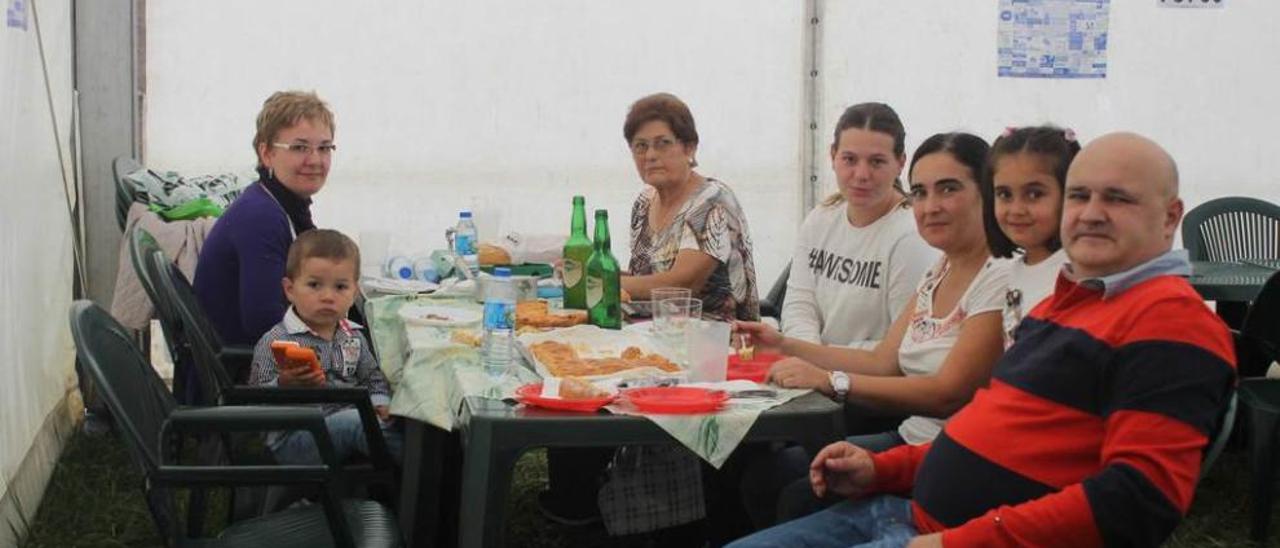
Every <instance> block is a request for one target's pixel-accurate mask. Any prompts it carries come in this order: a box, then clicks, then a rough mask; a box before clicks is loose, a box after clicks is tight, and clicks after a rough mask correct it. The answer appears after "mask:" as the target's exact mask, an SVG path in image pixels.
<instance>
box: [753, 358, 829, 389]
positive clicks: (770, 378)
mask: <svg viewBox="0 0 1280 548" xmlns="http://www.w3.org/2000/svg"><path fill="white" fill-rule="evenodd" d="M765 382H771V383H773V384H776V385H778V386H780V387H782V388H813V389H816V390H817V391H819V392H822V393H823V394H826V395H828V396H830V395H832V394H834V393H835V390H834V389H833V388H831V375H830V373H829V372H828V371H827V370H825V369H822V368H820V367H818V366H816V365H813V364H811V363H809V362H807V361H804V360H802V359H800V358H783V359H781V360H778V361H777V362H776V363H774V364H773V365H772V366H770V367H769V374H768V375H766V376H765Z"/></svg>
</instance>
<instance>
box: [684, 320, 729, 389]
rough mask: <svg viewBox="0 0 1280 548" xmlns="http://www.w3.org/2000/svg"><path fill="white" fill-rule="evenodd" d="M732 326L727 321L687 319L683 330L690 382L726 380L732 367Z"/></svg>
mask: <svg viewBox="0 0 1280 548" xmlns="http://www.w3.org/2000/svg"><path fill="white" fill-rule="evenodd" d="M731 327H732V326H731V325H730V324H728V323H725V322H716V321H703V320H691V321H689V322H688V324H687V326H686V328H685V332H684V333H685V346H686V347H687V348H688V357H687V360H688V370H689V380H690V381H692V382H724V380H725V378H726V376H727V374H728V369H729V332H730V330H731V329H730V328H731Z"/></svg>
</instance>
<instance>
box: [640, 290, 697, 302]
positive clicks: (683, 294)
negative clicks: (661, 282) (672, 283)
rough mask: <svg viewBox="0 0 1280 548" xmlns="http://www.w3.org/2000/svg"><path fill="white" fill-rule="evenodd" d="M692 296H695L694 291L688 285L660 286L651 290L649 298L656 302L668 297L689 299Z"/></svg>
mask: <svg viewBox="0 0 1280 548" xmlns="http://www.w3.org/2000/svg"><path fill="white" fill-rule="evenodd" d="M690 297H693V291H690V290H689V288H687V287H658V288H654V289H651V290H650V291H649V300H650V301H653V302H655V303H657V302H659V301H665V300H667V299H681V298H684V299H688V298H690Z"/></svg>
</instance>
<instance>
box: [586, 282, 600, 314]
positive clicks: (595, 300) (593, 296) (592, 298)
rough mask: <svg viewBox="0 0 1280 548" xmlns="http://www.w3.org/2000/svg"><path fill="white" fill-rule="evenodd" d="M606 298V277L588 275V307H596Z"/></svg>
mask: <svg viewBox="0 0 1280 548" xmlns="http://www.w3.org/2000/svg"><path fill="white" fill-rule="evenodd" d="M601 299H604V278H598V277H595V276H587V308H588V309H590V308H595V306H596V305H597V304H600V300H601Z"/></svg>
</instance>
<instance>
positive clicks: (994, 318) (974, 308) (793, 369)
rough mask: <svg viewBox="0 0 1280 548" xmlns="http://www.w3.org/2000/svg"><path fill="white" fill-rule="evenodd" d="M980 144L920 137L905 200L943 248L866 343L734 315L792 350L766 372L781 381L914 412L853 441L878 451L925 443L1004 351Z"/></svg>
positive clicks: (763, 340)
mask: <svg viewBox="0 0 1280 548" xmlns="http://www.w3.org/2000/svg"><path fill="white" fill-rule="evenodd" d="M986 154H987V144H986V142H985V141H983V140H982V138H980V137H977V136H975V135H970V134H967V133H946V134H938V135H934V136H932V137H930V138H929V139H927V140H925V142H924V143H922V144H921V145H920V148H919V149H917V150H916V152H915V155H914V156H913V158H912V159H911V169H910V173H909V178H910V180H911V191H910V197H911V207H912V212H913V213H914V216H915V221H916V226H917V227H918V229H919V231H920V235H921V236H922V237H923V238H924V240H925V241H926V242H928V243H929V245H931V246H933V247H934V248H936V249H938V250H940V251H942V253H943V256H942V257H941V258H940V259H939V260H938V262H937V263H936V264H935V265H934V266H933V267H932V268H930V269H929V271H928V272H926V273H925V276H924V278H923V279H922V280H921V281H920V284H919V286H918V287H917V291H916V296H915V298H914V299H912V300H911V301H910V302H909V303H907V305H906V306H905V307H904V308H903V310H902V311H901V312H900V313H899V314H898V316H897V319H896V320H895V321H894V323H893V325H892V326H891V327H890V328H889V331H888V332H887V333H886V334H885V337H884V339H882V340H881V341H880V343H879V344H877V345H876V346H875V348H874V349H872V350H860V349H850V348H842V347H837V346H823V345H819V344H814V343H811V342H807V341H802V340H799V339H795V338H792V337H784V336H783V335H782V334H781V333H779V332H778V331H777V330H775V329H773V328H771V327H769V326H767V325H764V324H760V323H751V322H739V323H737V324H736V327H737V329H738V330H739V331H740V332H744V333H748V334H750V335H751V339H752V341H753V342H754V343H755V344H757V345H760V346H761V347H764V348H768V349H777V350H780V351H781V352H782V353H783V354H786V355H788V356H791V357H790V358H787V359H784V360H782V361H779V362H778V363H776V364H774V366H773V367H772V368H771V369H770V371H769V376H768V378H769V380H770V381H771V382H773V383H775V384H777V385H779V386H783V387H786V388H814V389H817V390H819V391H821V392H823V393H825V394H828V395H831V396H835V397H836V398H837V399H839V400H843V399H845V398H849V399H851V400H855V401H857V402H859V403H860V404H863V405H864V406H866V407H870V408H873V409H877V410H884V411H890V412H898V413H906V414H909V415H911V416H910V417H909V418H908V419H907V420H906V421H904V422H903V423H902V425H901V426H899V428H898V430H897V431H896V432H885V433H883V434H875V435H873V436H875V438H874V439H873V438H866V439H859V440H858V441H862V442H864V446H871V448H873V449H876V450H883V449H887V448H888V447H892V446H894V445H899V444H901V443H904V442H905V443H912V444H921V443H925V442H928V441H931V440H932V439H933V437H934V436H935V435H937V433H938V431H939V430H940V429H941V425H942V423H943V420H944V418H945V417H948V416H950V415H951V414H952V413H953V412H955V411H956V410H957V409H959V408H960V407H961V406H963V405H964V404H965V403H967V402H968V401H969V399H970V398H971V397H972V396H973V392H974V391H975V390H976V389H977V388H978V387H979V386H982V385H985V384H986V383H987V381H988V379H989V378H990V377H991V370H992V367H993V366H994V365H995V362H996V360H997V359H999V357H1000V355H1001V354H1002V352H1003V346H1002V337H1001V334H1000V333H1001V315H1000V311H1001V308H1002V306H1003V304H1004V299H1005V291H1006V289H1007V283H1008V262H1007V261H999V260H995V259H993V258H992V257H991V255H990V253H989V252H988V250H987V238H986V233H985V231H984V230H983V208H982V192H981V190H980V189H979V183H978V180H979V178H980V177H981V175H982V173H983V163H984V161H985V159H986Z"/></svg>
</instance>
